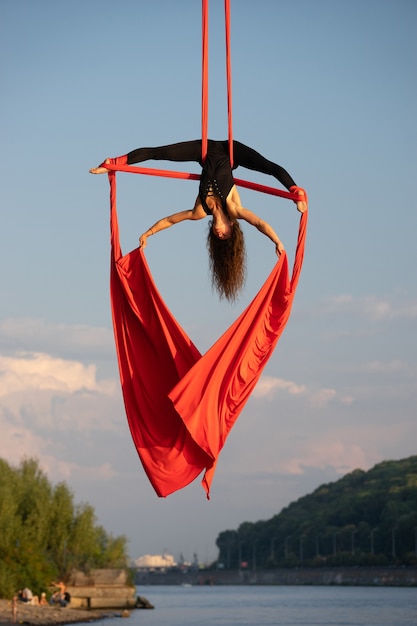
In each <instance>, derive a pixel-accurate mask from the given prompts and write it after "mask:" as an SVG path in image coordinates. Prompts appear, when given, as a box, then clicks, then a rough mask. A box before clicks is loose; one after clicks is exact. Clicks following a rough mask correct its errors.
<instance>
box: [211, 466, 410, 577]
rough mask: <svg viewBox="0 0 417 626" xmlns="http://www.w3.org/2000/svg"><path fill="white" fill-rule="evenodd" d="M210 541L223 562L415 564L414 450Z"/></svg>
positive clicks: (251, 565) (231, 564) (261, 565)
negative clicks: (213, 542)
mask: <svg viewBox="0 0 417 626" xmlns="http://www.w3.org/2000/svg"><path fill="white" fill-rule="evenodd" d="M216 545H217V546H218V548H219V563H221V566H222V567H224V568H227V569H236V568H241V567H246V568H248V569H253V570H256V569H266V568H274V567H323V566H332V565H338V566H340V565H344V566H351V565H363V566H365V565H366V566H372V565H390V564H391V565H394V564H395V565H417V456H412V457H410V458H408V459H404V460H401V461H385V462H383V463H380V464H378V465H376V466H375V467H374V468H372V469H371V470H369V471H368V472H364V471H362V470H355V471H353V472H352V473H350V474H347V475H346V476H344V478H342V479H340V480H338V481H337V482H335V483H329V484H326V485H322V486H321V487H319V488H318V489H316V490H315V491H314V492H313V493H312V494H310V495H307V496H304V497H303V498H300V499H299V500H297V501H296V502H294V503H292V504H290V505H289V506H288V507H286V508H285V509H283V510H282V511H281V513H279V514H278V515H275V516H274V517H273V518H272V519H270V520H266V521H259V522H256V523H250V522H244V523H242V524H241V525H240V526H239V528H238V529H237V530H226V531H224V532H222V533H220V535H219V536H218V538H217V541H216Z"/></svg>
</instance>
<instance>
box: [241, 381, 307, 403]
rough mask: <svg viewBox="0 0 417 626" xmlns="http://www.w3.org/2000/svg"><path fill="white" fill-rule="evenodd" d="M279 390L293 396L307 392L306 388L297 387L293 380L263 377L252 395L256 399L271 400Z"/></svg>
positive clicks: (302, 386)
mask: <svg viewBox="0 0 417 626" xmlns="http://www.w3.org/2000/svg"><path fill="white" fill-rule="evenodd" d="M277 390H284V391H286V392H288V393H289V394H291V395H300V394H303V393H305V392H306V387H305V386H304V385H297V384H296V383H294V382H293V381H291V380H283V379H282V378H274V377H273V376H261V378H260V379H259V381H258V383H257V385H256V387H255V389H254V391H253V394H252V395H253V396H254V397H255V398H264V397H269V398H271V397H273V395H274V392H275V391H277Z"/></svg>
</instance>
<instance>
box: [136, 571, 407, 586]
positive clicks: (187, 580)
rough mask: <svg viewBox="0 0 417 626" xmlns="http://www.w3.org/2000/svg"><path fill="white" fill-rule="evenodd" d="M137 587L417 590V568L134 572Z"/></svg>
mask: <svg viewBox="0 0 417 626" xmlns="http://www.w3.org/2000/svg"><path fill="white" fill-rule="evenodd" d="M135 582H136V584H137V585H182V584H187V585H193V586H194V585H349V586H352V587H360V586H364V587H417V567H317V568H307V567H306V568H302V567H299V568H293V569H289V568H288V569H268V570H257V571H253V570H250V569H241V570H205V571H187V572H181V571H166V572H157V571H153V572H150V571H146V572H145V571H137V572H136V575H135Z"/></svg>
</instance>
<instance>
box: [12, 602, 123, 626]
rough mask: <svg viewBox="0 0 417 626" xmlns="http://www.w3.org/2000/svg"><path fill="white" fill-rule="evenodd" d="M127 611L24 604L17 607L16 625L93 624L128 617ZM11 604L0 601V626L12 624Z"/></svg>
mask: <svg viewBox="0 0 417 626" xmlns="http://www.w3.org/2000/svg"><path fill="white" fill-rule="evenodd" d="M129 616H130V611H128V610H125V609H123V610H114V611H111V610H109V609H102V610H101V609H90V610H87V609H77V608H74V609H73V608H71V607H65V608H63V607H54V606H36V605H35V606H32V605H27V604H25V603H24V602H20V603H19V604H18V605H17V617H16V622H15V623H16V624H22V623H23V624H27V625H28V626H53V625H54V624H78V623H81V622H94V621H97V620H101V619H111V618H114V617H129ZM12 623H13V622H12V602H11V600H4V599H0V626H6V625H7V626H9V625H10V624H12Z"/></svg>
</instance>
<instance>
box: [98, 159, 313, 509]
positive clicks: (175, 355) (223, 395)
mask: <svg viewBox="0 0 417 626" xmlns="http://www.w3.org/2000/svg"><path fill="white" fill-rule="evenodd" d="M122 161H125V159H122ZM99 167H100V168H101V167H105V171H108V175H109V181H110V190H111V191H110V207H111V211H110V216H111V223H110V226H111V301H112V314H113V326H114V333H115V340H116V350H117V355H118V362H119V371H120V378H121V384H122V391H123V398H124V403H125V408H126V414H127V418H128V422H129V427H130V431H131V434H132V438H133V441H134V443H135V447H136V449H137V451H138V454H139V457H140V459H141V462H142V465H143V467H144V469H145V472H146V474H147V476H148V478H149V480H150V482H151V484H152V486H153V487H154V489H155V491H156V493H157V494H158V495H159V496H161V497H165V496H167V495H169V494H171V493H173V492H174V491H176V490H178V489H181V488H183V487H185V486H187V485H188V484H189V483H190V482H192V481H193V480H194V479H195V478H197V477H198V476H199V475H200V474H201V473H202V472H204V475H203V478H202V484H203V487H204V489H205V491H206V494H207V497H209V494H210V486H211V482H212V479H213V475H214V471H215V467H216V462H217V459H218V456H219V453H220V451H221V449H222V447H223V445H224V443H225V441H226V439H227V436H228V434H229V432H230V430H231V429H232V427H233V425H234V423H235V422H236V420H237V418H238V416H239V414H240V412H241V411H242V409H243V407H244V406H245V404H246V402H247V400H248V398H249V396H250V394H251V392H252V390H253V389H254V387H255V385H256V383H257V381H258V379H259V377H260V375H261V373H262V371H263V368H264V367H265V365H266V363H267V361H268V359H269V357H270V356H271V354H272V352H273V350H274V348H275V345H276V343H277V342H278V339H279V337H280V336H281V334H282V332H283V330H284V327H285V325H286V322H287V321H288V319H289V316H290V312H291V306H292V303H293V299H294V295H295V290H296V287H297V283H298V278H299V275H300V271H301V267H302V262H303V256H304V245H305V237H306V226H307V214H308V211H307V210H306V206H307V197H306V194H305V192H304V191H303V190H299V188H297V190H296V193H295V195H294V194H293V197H292V199H293V200H294V202H296V203H297V202H299V200H298V199H299V197H300V196H299V193H300V191H301V192H302V194H303V195H302V197H303V201H302V202H303V203H305V204H301V205H300V207H298V205H297V208H299V210H300V211H301V217H300V226H299V233H298V242H297V248H296V253H295V259H294V265H293V270H292V275H291V276H290V272H289V267H288V258H287V255H286V252H285V250H284V249H282V250H281V251H280V252H279V259H278V260H277V262H276V264H275V266H274V268H273V270H272V272H271V274H270V275H269V277H268V278H267V280H266V282H265V283H264V285H263V286H262V287H261V289H260V291H259V292H258V294H257V295H256V296H255V298H254V299H253V301H252V302H251V303H250V304H249V306H248V307H247V308H246V310H245V311H244V312H243V313H242V314H241V315H240V316H239V317H238V319H237V320H236V321H235V322H234V323H233V324H232V325H231V326H230V328H229V329H228V330H227V331H226V332H225V333H224V334H223V335H222V336H221V337H220V338H219V339H218V340H217V341H216V343H215V344H214V345H213V346H212V347H211V348H210V349H209V350H208V351H207V352H206V353H205V354H204V355H201V354H200V352H199V351H198V349H197V348H196V346H195V345H194V344H193V343H192V341H191V339H190V338H189V337H188V336H187V334H186V333H185V331H184V330H183V329H182V328H181V326H180V325H179V324H178V322H177V321H176V320H175V318H174V317H173V315H172V313H171V312H170V311H169V309H168V307H167V306H166V304H165V303H164V301H163V299H162V297H161V295H160V294H159V292H158V289H157V287H156V285H155V283H154V281H153V279H152V275H151V273H150V270H149V267H148V264H147V262H146V258H145V253H144V246H143V245H142V246H140V247H138V248H136V249H135V250H133V251H131V252H130V253H128V254H127V255H123V254H122V251H121V247H120V238H119V228H118V221H117V207H116V171H117V170H121V171H129V170H130V169H131V170H132V172H135V168H131V167H130V166H127V165H126V164H123V163H117V158H116V159H112V160H107V161H106V162H105V163H103V166H99ZM94 169H97V168H94ZM202 180H204V176H203V175H202ZM253 185H254V186H255V188H258V187H259V186H257V185H255V184H253ZM208 188H209V190H210V189H211V190H212V189H213V185H209V187H208ZM266 189H268V190H269V192H270V193H274V190H273V189H272V188H271V189H269V188H263V190H266ZM275 191H279V190H275ZM282 193H283V192H281V193H279V194H277V195H281V194H282ZM205 202H206V203H207V205H208V207H209V205H210V204H211V203H212V202H213V203H216V202H220V203H221V200H220V199H219V198H218V197H217V196H215V195H211V196H210V195H207V196H206V198H205ZM222 206H223V205H222ZM225 206H226V207H228V206H229V205H227V204H226V205H225ZM222 210H223V209H222ZM213 213H214V212H213ZM173 223H175V222H173ZM234 228H235V227H234V226H233V227H231V229H232V230H233V229H234ZM219 241H220V242H221V243H224V241H223V240H222V239H221V238H219ZM225 241H227V239H226V240H225Z"/></svg>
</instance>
